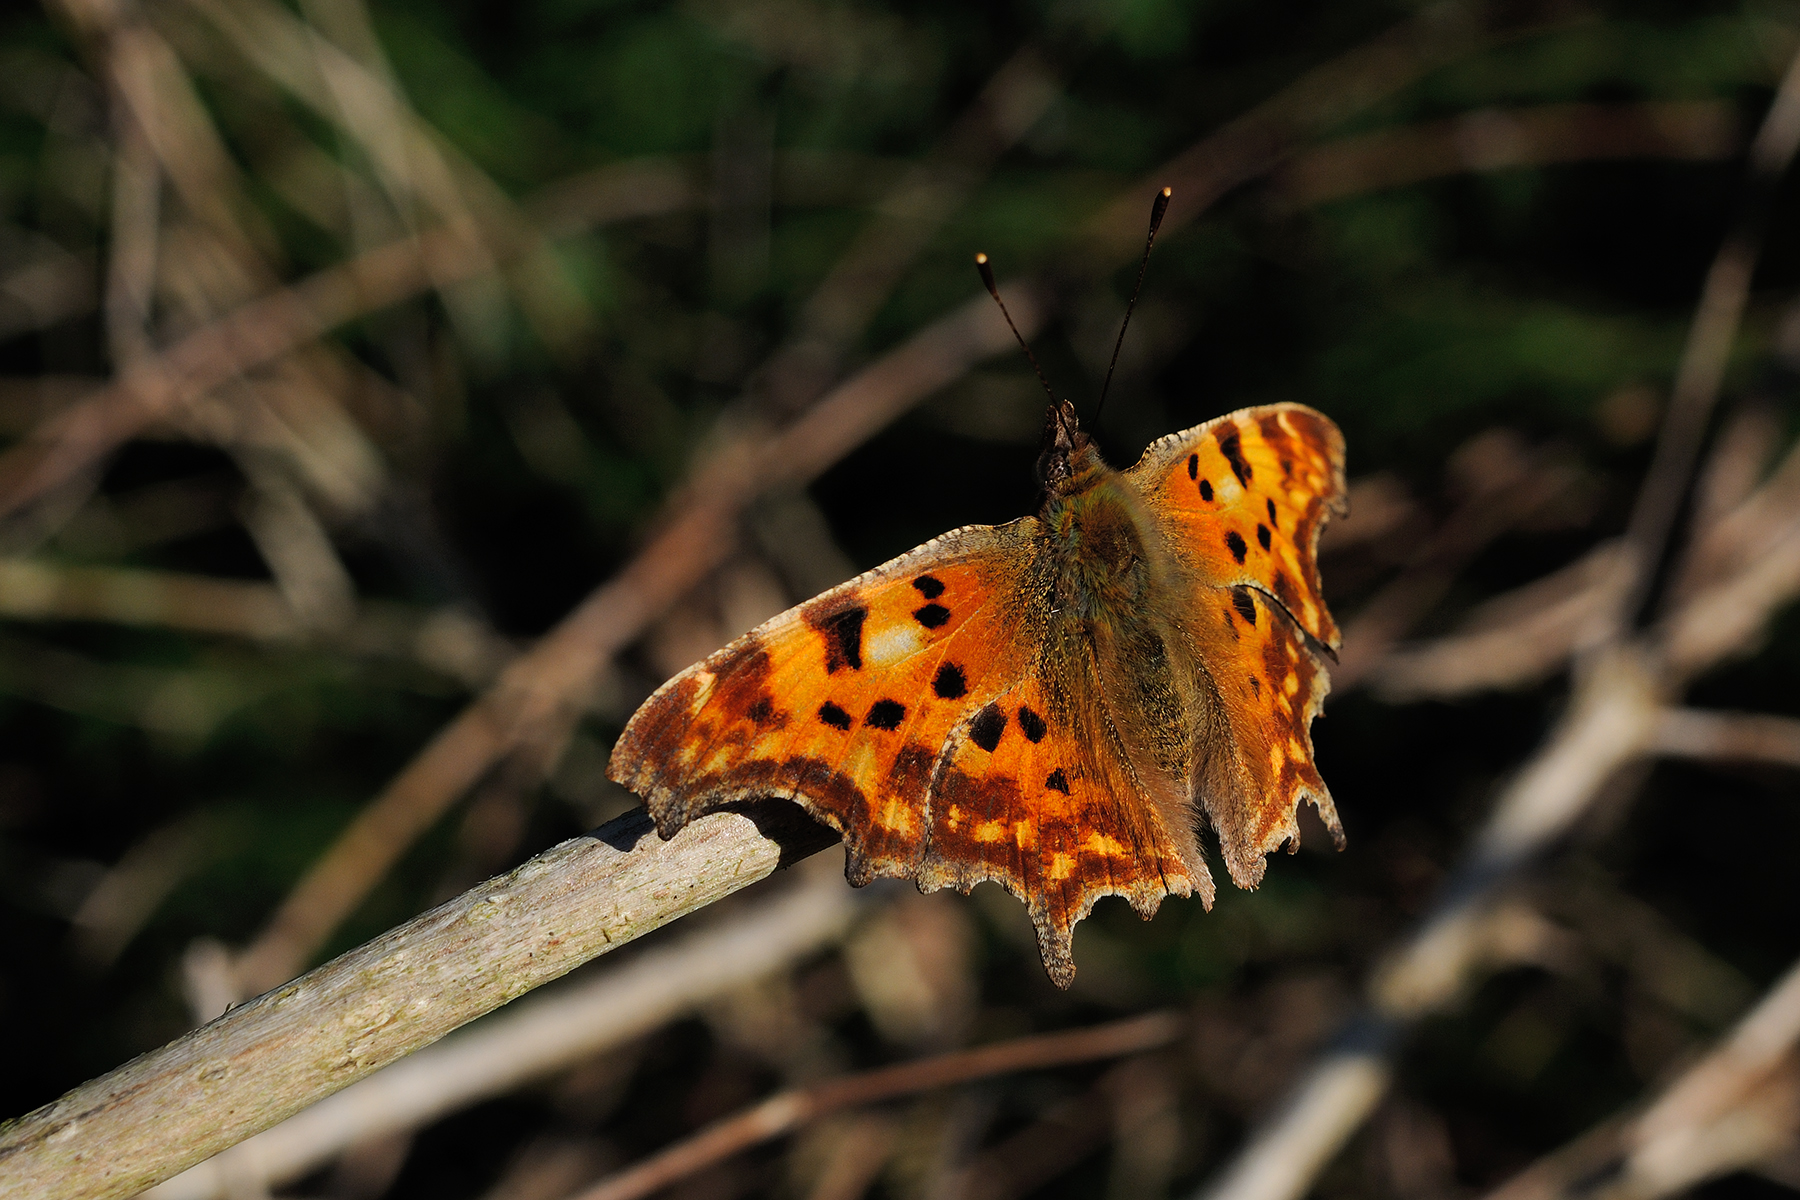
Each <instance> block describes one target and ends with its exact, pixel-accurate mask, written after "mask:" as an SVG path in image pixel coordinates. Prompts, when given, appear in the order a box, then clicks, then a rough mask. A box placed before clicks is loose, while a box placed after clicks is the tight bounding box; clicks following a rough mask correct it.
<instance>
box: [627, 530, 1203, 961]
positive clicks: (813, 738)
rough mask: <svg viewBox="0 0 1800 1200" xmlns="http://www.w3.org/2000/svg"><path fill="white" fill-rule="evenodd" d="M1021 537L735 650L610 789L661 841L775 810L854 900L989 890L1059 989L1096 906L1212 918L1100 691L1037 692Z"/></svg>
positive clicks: (1040, 620) (657, 701)
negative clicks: (727, 812) (1187, 909)
mask: <svg viewBox="0 0 1800 1200" xmlns="http://www.w3.org/2000/svg"><path fill="white" fill-rule="evenodd" d="M1037 529H1038V524H1037V522H1036V521H1035V520H1034V519H1031V518H1027V519H1025V520H1022V521H1015V522H1013V523H1012V524H1010V525H1005V526H1000V527H998V528H987V527H970V528H968V529H964V530H959V531H957V532H955V533H951V534H946V535H944V536H943V537H941V538H937V539H935V540H934V541H932V542H929V543H927V544H926V545H924V546H922V547H920V548H919V549H918V550H915V551H913V552H912V553H911V554H908V555H905V556H903V557H901V558H898V559H895V560H894V561H892V562H890V563H887V564H886V565H884V566H881V567H877V568H876V569H875V570H873V571H870V572H868V573H867V574H865V575H863V576H860V577H859V578H857V579H854V580H852V581H850V582H849V583H847V584H844V585H842V586H841V587H838V588H835V589H833V590H832V591H830V592H826V593H825V594H824V595H822V596H819V597H818V598H817V599H814V600H812V601H809V602H807V603H806V604H803V605H800V606H799V607H798V608H794V609H790V610H789V611H788V612H785V613H783V614H781V615H780V616H778V617H776V618H774V619H773V620H771V621H769V622H767V623H766V624H764V625H763V626H761V627H760V628H758V629H755V630H753V631H751V632H750V633H748V634H746V635H744V636H743V637H742V638H740V639H738V640H737V641H736V642H733V643H732V644H731V645H729V646H727V647H725V648H724V649H723V650H720V651H719V652H718V653H716V654H714V655H712V656H711V657H709V658H707V659H706V660H705V661H703V662H701V663H699V664H697V665H695V666H693V667H690V668H689V669H688V670H686V671H684V672H682V673H681V674H680V675H678V676H676V677H675V678H674V679H671V680H670V681H669V682H668V683H666V684H664V685H663V686H662V687H661V688H660V689H658V691H657V692H656V694H655V695H653V696H652V697H651V698H650V699H649V700H647V701H646V702H645V703H644V705H643V707H641V708H640V709H639V710H638V712H637V714H636V715H635V716H633V717H632V719H631V721H630V723H629V724H628V725H627V726H626V728H625V732H624V733H623V734H622V735H621V736H620V738H619V741H618V744H617V745H616V747H615V748H614V750H613V757H612V762H611V766H610V768H609V774H610V775H611V777H612V778H613V779H614V780H616V781H617V782H619V783H621V784H623V785H624V786H626V787H628V788H630V789H631V790H632V791H634V792H637V793H638V794H639V795H641V796H643V797H644V799H645V801H646V802H647V804H648V805H649V809H650V813H651V815H652V817H654V818H655V821H656V825H657V830H658V832H659V833H661V834H662V835H663V836H664V837H668V836H672V835H673V834H674V833H675V831H676V830H678V829H680V828H681V827H682V826H683V825H685V824H686V823H687V822H688V821H691V820H694V819H695V818H697V817H700V816H703V815H705V814H706V813H708V812H712V811H714V810H716V809H718V808H720V807H722V806H724V805H727V804H730V803H733V802H736V801H741V800H749V799H754V798H760V797H765V796H778V797H786V798H790V799H793V800H794V801H796V802H797V803H799V804H800V805H801V806H802V807H804V808H805V809H806V810H807V811H808V812H810V813H812V814H813V815H814V816H815V817H817V818H818V819H820V820H822V821H824V822H825V823H827V824H829V825H831V826H832V827H833V828H835V829H837V830H838V831H840V832H841V833H842V834H843V835H844V841H845V849H846V856H847V860H848V861H847V867H846V874H847V875H848V876H849V879H850V881H851V882H852V883H855V884H858V885H860V884H863V883H866V882H868V881H869V880H871V879H874V878H877V877H881V876H897V877H902V878H910V879H914V880H916V881H918V883H919V885H920V887H921V888H923V889H925V890H927V891H930V890H935V889H937V888H941V887H956V888H960V889H961V890H963V891H965V892H966V891H967V890H969V889H970V888H972V887H973V886H974V885H975V884H976V883H979V882H980V881H982V880H984V879H992V880H995V881H997V882H999V883H1000V884H1001V885H1002V886H1003V887H1005V888H1006V889H1007V890H1008V891H1010V892H1012V893H1013V894H1014V895H1016V896H1018V897H1019V898H1020V899H1021V900H1023V901H1024V902H1025V904H1026V906H1027V908H1028V909H1029V911H1030V913H1031V915H1032V918H1033V920H1034V922H1035V923H1036V925H1037V929H1038V941H1039V945H1040V947H1041V948H1042V950H1043V956H1044V964H1045V968H1046V969H1047V970H1048V971H1049V973H1050V976H1051V978H1052V979H1053V980H1055V981H1056V982H1057V983H1058V984H1059V985H1060V986H1063V987H1067V986H1068V984H1069V982H1070V980H1071V979H1072V978H1073V976H1074V970H1075V968H1074V963H1073V961H1072V959H1071V955H1070V947H1071V935H1072V931H1073V928H1074V925H1075V923H1076V922H1077V921H1079V920H1081V918H1082V917H1084V916H1086V915H1087V913H1088V912H1089V910H1090V909H1092V908H1093V905H1094V902H1095V901H1096V900H1097V899H1098V898H1099V897H1101V896H1104V895H1122V896H1125V897H1126V898H1127V899H1129V900H1130V901H1131V903H1132V904H1133V905H1134V906H1135V907H1137V908H1138V910H1139V911H1140V912H1144V913H1146V914H1148V913H1150V912H1154V911H1155V909H1156V907H1157V905H1158V903H1159V902H1160V900H1161V898H1162V897H1163V896H1164V895H1166V894H1170V893H1173V894H1176V895H1189V894H1191V893H1192V892H1194V891H1196V890H1198V891H1200V892H1201V893H1202V894H1203V895H1205V896H1206V898H1207V899H1208V900H1209V901H1210V899H1211V881H1210V879H1209V878H1208V877H1207V875H1206V870H1205V866H1204V865H1203V864H1201V863H1200V861H1199V859H1198V855H1197V852H1195V851H1194V850H1193V847H1194V842H1193V836H1192V833H1191V832H1190V831H1188V829H1187V827H1186V824H1187V823H1186V818H1185V816H1184V815H1180V814H1168V813H1164V812H1162V811H1160V810H1156V809H1154V808H1153V806H1152V805H1151V804H1149V803H1148V802H1146V800H1145V799H1144V798H1143V796H1142V792H1141V789H1140V786H1139V781H1137V780H1135V779H1134V778H1133V777H1132V776H1131V773H1130V769H1129V768H1128V767H1127V766H1126V765H1125V764H1124V759H1123V757H1122V756H1121V754H1119V753H1118V748H1117V747H1111V746H1109V745H1107V744H1105V739H1106V737H1107V736H1108V735H1107V732H1106V731H1107V730H1108V729H1109V728H1110V725H1111V723H1110V722H1109V721H1108V720H1107V718H1106V717H1105V715H1104V714H1102V713H1100V712H1098V710H1097V709H1096V707H1095V706H1096V705H1098V704H1100V703H1102V702H1101V701H1100V700H1099V698H1098V697H1099V689H1098V686H1097V683H1096V681H1095V680H1093V679H1090V678H1086V677H1079V678H1070V677H1068V672H1067V671H1066V670H1061V671H1060V674H1059V675H1058V677H1057V678H1055V679H1051V678H1049V676H1050V675H1052V674H1058V673H1057V672H1052V671H1047V670H1046V669H1045V663H1044V658H1043V647H1044V646H1045V645H1046V644H1047V643H1048V642H1049V640H1050V635H1051V627H1052V625H1053V623H1054V622H1055V620H1056V618H1055V616H1054V615H1053V613H1052V604H1051V599H1050V597H1051V595H1052V592H1053V589H1052V586H1051V581H1050V579H1049V577H1048V575H1047V564H1046V560H1045V558H1044V556H1043V555H1042V553H1041V552H1040V547H1039V546H1038V544H1037V542H1036V540H1035V539H1036V537H1037ZM1065 632H1066V631H1065ZM1178 823H1179V827H1178ZM1184 850H1185V851H1186V852H1187V853H1188V854H1190V855H1191V858H1192V864H1193V865H1192V868H1191V870H1190V867H1189V866H1188V864H1187V861H1185V860H1184Z"/></svg>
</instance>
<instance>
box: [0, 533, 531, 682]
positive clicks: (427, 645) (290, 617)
mask: <svg viewBox="0 0 1800 1200" xmlns="http://www.w3.org/2000/svg"><path fill="white" fill-rule="evenodd" d="M0 618H7V619H11V620H28V621H102V622H107V623H110V624H117V625H134V626H141V627H145V628H156V629H176V630H181V631H182V632H185V633H198V634H207V635H213V636H222V637H233V638H245V639H247V640H250V641H255V642H264V643H269V644H273V645H306V644H319V645H324V646H329V647H331V648H334V649H338V650H342V651H345V652H348V653H352V654H357V655H367V656H382V657H394V658H405V659H412V660H413V661H416V662H419V663H422V664H424V665H425V666H428V667H430V668H432V669H433V670H436V671H439V672H442V673H443V674H446V675H449V676H450V677H452V678H455V679H459V680H462V681H464V682H466V683H468V684H470V685H472V686H478V685H480V684H482V683H485V682H486V681H487V680H489V679H491V678H492V677H493V676H494V674H495V673H496V672H497V671H498V670H499V669H500V668H501V666H502V665H503V664H504V663H505V662H506V661H507V660H508V659H510V658H511V657H512V655H513V648H512V646H511V645H510V644H509V643H507V642H505V641H503V640H501V639H500V638H498V637H496V636H495V635H494V634H493V633H492V632H490V631H489V630H487V629H486V628H485V627H484V626H482V625H481V624H480V623H479V622H477V621H475V620H474V619H472V618H470V617H467V616H464V615H462V614H460V613H458V612H455V611H443V612H431V611H429V610H425V609H418V608H414V607H412V606H410V605H405V604H398V603H390V602H380V601H365V602H363V603H362V604H360V605H359V606H357V609H356V611H355V612H354V613H353V614H351V618H350V620H348V621H347V622H346V623H344V624H343V625H342V626H340V627H337V628H335V629H333V630H332V631H331V632H330V634H329V635H325V636H320V635H319V634H318V633H317V632H316V631H315V630H314V628H313V627H312V626H310V625H309V624H308V623H307V622H305V621H303V620H301V619H300V618H299V617H298V616H297V615H296V614H295V613H294V611H293V610H292V609H291V608H290V607H289V606H288V604H287V602H286V601H285V600H283V598H282V595H281V593H280V592H279V591H278V590H277V589H276V588H274V587H272V586H270V585H269V584H266V583H253V582H249V581H244V580H235V579H214V578H209V577H206V576H199V575H183V574H179V573H176V572H172V571H148V570H140V569H135V568H130V567H76V566H62V565H56V564H51V563H45V562H39V561H35V560H31V559H8V558H0Z"/></svg>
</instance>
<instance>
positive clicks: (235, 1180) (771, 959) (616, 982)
mask: <svg viewBox="0 0 1800 1200" xmlns="http://www.w3.org/2000/svg"><path fill="white" fill-rule="evenodd" d="M812 867H821V868H824V869H823V870H822V871H819V872H817V873H816V875H815V877H814V878H813V879H812V880H811V881H809V882H807V883H805V884H803V885H801V886H799V887H797V888H796V889H795V890H792V891H789V892H787V893H785V894H783V895H779V896H774V897H771V898H770V900H769V902H768V903H766V904H763V905H760V906H759V907H757V908H754V909H751V910H749V911H747V912H745V913H744V914H743V915H742V916H739V917H736V918H734V919H732V920H730V921H727V922H725V923H723V924H720V925H718V926H716V927H713V928H708V929H701V930H698V931H696V932H694V933H692V934H690V935H688V936H687V937H685V938H684V939H683V940H682V941H680V942H678V943H675V944H673V945H670V946H667V947H664V948H660V949H656V950H651V951H648V952H646V953H645V954H644V955H642V956H641V957H639V958H637V959H636V960H635V961H633V962H631V963H629V964H627V965H625V966H622V967H620V968H618V969H616V970H611V971H608V972H606V973H605V974H602V975H599V976H597V977H596V978H594V979H592V980H589V981H587V982H585V983H581V984H571V985H564V986H563V987H562V988H561V989H559V990H556V991H554V992H551V993H548V994H543V995H539V996H534V997H532V998H531V999H529V1000H521V1001H519V1002H518V1003H517V1004H516V1005H514V1006H513V1007H512V1008H509V1009H508V1010H507V1011H506V1012H504V1013H501V1014H498V1015H496V1016H494V1017H493V1018H492V1019H490V1020H488V1021H486V1022H484V1023H483V1024H481V1025H479V1026H476V1027H474V1028H472V1029H468V1030H464V1031H461V1032H458V1033H454V1034H451V1035H450V1036H449V1037H447V1038H445V1039H444V1040H443V1041H441V1042H439V1043H438V1044H437V1045H435V1046H431V1047H429V1048H427V1049H425V1050H421V1051H420V1052H419V1053H417V1054H415V1055H413V1056H412V1057H410V1058H407V1059H405V1060H403V1061H401V1062H397V1063H395V1064H393V1065H392V1066H390V1067H388V1068H386V1069H385V1070H382V1071H379V1072H377V1073H376V1074H374V1075H372V1076H370V1077H369V1078H368V1079H365V1080H363V1081H362V1082H360V1083H355V1084H352V1085H351V1086H349V1087H347V1088H345V1089H344V1090H343V1091H341V1092H338V1093H337V1094H336V1095H334V1096H330V1097H327V1098H326V1099H324V1100H322V1101H320V1102H319V1103H317V1104H315V1105H313V1106H312V1107H311V1108H308V1109H306V1110H305V1111H303V1112H300V1113H298V1114H296V1115H294V1116H292V1117H289V1118H288V1119H287V1120H286V1121H283V1122H282V1123H281V1124H279V1125H276V1126H275V1127H274V1128H272V1129H266V1130H264V1131H263V1132H261V1133H259V1134H257V1135H256V1136H254V1137H252V1138H250V1139H249V1140H248V1141H245V1142H243V1143H241V1144H239V1145H237V1146H234V1147H232V1148H231V1149H230V1150H227V1151H226V1152H225V1153H223V1154H220V1155H217V1156H215V1157H214V1158H211V1159H209V1160H207V1161H206V1162H203V1163H201V1164H199V1165H198V1166H195V1167H193V1168H191V1169H189V1170H187V1171H185V1172H183V1173H182V1174H180V1175H177V1176H176V1177H175V1178H173V1179H170V1180H168V1181H167V1182H165V1183H162V1184H160V1185H158V1186H157V1187H155V1188H153V1189H151V1190H150V1192H149V1193H147V1198H151V1197H153V1198H154V1200H211V1198H213V1197H222V1196H227V1195H230V1194H233V1188H234V1187H235V1186H236V1185H239V1184H242V1183H243V1182H244V1181H245V1180H249V1179H253V1180H254V1182H255V1183H256V1185H257V1186H259V1187H263V1188H267V1187H278V1186H281V1185H283V1184H287V1183H291V1182H292V1181H294V1180H295V1179H298V1178H299V1177H300V1176H302V1175H304V1174H306V1173H307V1172H309V1171H311V1170H313V1169H314V1168H316V1167H318V1166H320V1165H321V1164H323V1163H325V1162H327V1161H329V1160H330V1159H331V1158H333V1157H334V1156H336V1155H338V1154H339V1153H341V1152H343V1151H344V1150H346V1149H348V1148H349V1147H351V1146H353V1145H355V1144H357V1143H359V1142H364V1141H368V1140H371V1139H374V1138H379V1137H385V1136H388V1135H391V1134H395V1133H401V1132H405V1131H409V1130H413V1129H417V1128H419V1127H421V1126H424V1125H427V1124H429V1123H431V1122H432V1121H435V1120H437V1119H438V1118H439V1117H442V1116H444V1115H445V1114H446V1113H450V1112H454V1111H456V1110H457V1109H459V1108H462V1107H464V1106H466V1105H469V1104H473V1103H475V1102H476V1101H478V1100H483V1099H486V1098H488V1097H490V1096H495V1095H499V1094H501V1093H503V1092H507V1091H511V1090H512V1089H514V1088H516V1087H518V1086H519V1085H520V1084H523V1083H525V1082H527V1081H529V1080H531V1079H534V1078H537V1077H539V1076H542V1075H545V1074H548V1073H549V1072H551V1071H554V1070H556V1069H558V1068H560V1067H566V1066H569V1065H571V1064H573V1063H575V1062H578V1061H579V1060H581V1059H583V1058H586V1057H588V1056H590V1055H593V1054H597V1053H599V1052H601V1051H603V1050H606V1049H609V1048H611V1047H614V1046H618V1045H622V1044H624V1043H625V1042H626V1041H628V1040H630V1039H631V1038H634V1037H640V1036H642V1035H644V1034H646V1033H649V1032H650V1031H651V1030H653V1029H656V1028H657V1027H658V1026H660V1025H663V1024H665V1023H666V1022H668V1021H669V1020H671V1019H673V1018H675V1017H677V1016H680V1015H681V1014H682V1013H685V1012H689V1011H691V1010H692V1009H694V1008H695V1007H696V1006H698V1005H700V1004H703V1003H705V1002H706V1001H707V1000H709V999H712V998H713V997H716V996H719V995H721V994H723V993H726V992H729V991H730V990H731V989H733V988H736V987H740V986H743V985H745V984H748V983H751V982H754V981H755V980H757V979H760V978H762V977H763V976H765V975H768V974H769V973H770V972H772V971H776V970H779V969H781V968H783V967H785V966H787V965H789V964H791V963H792V962H794V961H795V960H796V959H798V958H801V957H803V956H804V955H807V954H809V953H811V952H813V951H814V950H817V949H819V948H821V947H823V946H825V945H828V944H830V943H831V942H833V941H835V940H836V939H837V938H838V937H839V936H841V935H842V934H843V933H844V931H845V930H846V928H847V927H848V926H849V924H850V920H851V917H852V916H853V915H854V914H855V913H856V911H857V909H858V908H859V907H860V899H861V897H863V896H865V895H866V893H859V892H853V891H851V890H850V889H849V888H848V887H846V886H845V885H844V881H843V879H842V878H840V877H839V874H838V872H837V871H836V870H835V869H833V868H832V867H831V866H830V865H829V863H828V861H827V860H820V861H819V862H817V863H815V864H811V865H810V866H809V868H808V869H809V870H810V869H811V868H812Z"/></svg>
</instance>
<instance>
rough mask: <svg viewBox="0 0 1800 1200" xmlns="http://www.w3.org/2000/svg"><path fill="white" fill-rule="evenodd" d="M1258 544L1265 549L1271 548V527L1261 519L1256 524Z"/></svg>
mask: <svg viewBox="0 0 1800 1200" xmlns="http://www.w3.org/2000/svg"><path fill="white" fill-rule="evenodd" d="M1256 544H1257V545H1259V546H1261V547H1262V548H1263V549H1264V550H1267V549H1268V548H1269V527H1268V526H1267V525H1264V524H1262V523H1261V522H1260V521H1259V522H1257V526H1256Z"/></svg>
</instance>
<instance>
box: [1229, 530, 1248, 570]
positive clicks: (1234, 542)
mask: <svg viewBox="0 0 1800 1200" xmlns="http://www.w3.org/2000/svg"><path fill="white" fill-rule="evenodd" d="M1225 548H1226V549H1227V550H1229V551H1231V557H1233V558H1235V559H1237V561H1238V565H1239V566H1240V567H1241V566H1243V565H1244V555H1246V554H1248V553H1250V547H1249V546H1248V545H1247V544H1246V543H1245V542H1244V539H1243V538H1242V537H1241V536H1240V535H1239V534H1238V531H1237V530H1235V529H1234V530H1232V531H1231V532H1230V533H1228V534H1226V535H1225Z"/></svg>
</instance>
